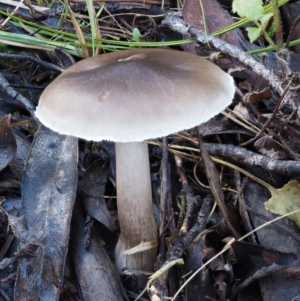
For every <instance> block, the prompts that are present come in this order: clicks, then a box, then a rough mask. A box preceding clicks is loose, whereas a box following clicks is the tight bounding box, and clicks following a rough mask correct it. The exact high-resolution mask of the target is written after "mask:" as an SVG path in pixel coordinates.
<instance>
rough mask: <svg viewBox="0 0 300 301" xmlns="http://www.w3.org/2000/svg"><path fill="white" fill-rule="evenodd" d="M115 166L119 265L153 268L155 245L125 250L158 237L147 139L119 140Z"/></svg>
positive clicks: (117, 254) (147, 269)
mask: <svg viewBox="0 0 300 301" xmlns="http://www.w3.org/2000/svg"><path fill="white" fill-rule="evenodd" d="M116 166H117V202H118V217H119V223H120V231H121V233H120V238H119V241H118V244H117V246H116V249H115V257H116V265H117V268H118V270H119V271H122V270H123V269H130V270H144V271H153V269H154V262H155V259H156V252H157V249H156V248H154V249H151V250H148V251H144V252H141V253H136V254H133V255H124V254H123V252H124V251H126V250H127V249H130V248H133V247H135V246H137V245H139V244H140V243H141V242H147V241H153V240H157V230H156V225H155V221H154V216H153V211H152V193H151V178H150V167H149V155H148V145H147V142H146V141H143V142H132V143H116Z"/></svg>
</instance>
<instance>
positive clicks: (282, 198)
mask: <svg viewBox="0 0 300 301" xmlns="http://www.w3.org/2000/svg"><path fill="white" fill-rule="evenodd" d="M269 190H270V189H269ZM270 192H271V195H272V197H271V198H270V199H269V200H268V201H267V202H266V203H265V204H264V205H265V208H266V209H267V210H269V211H271V212H272V213H276V214H280V215H284V214H287V213H290V212H292V211H295V210H297V209H300V198H299V195H300V183H299V182H298V181H297V180H292V181H290V182H288V183H287V184H285V185H284V186H283V187H282V188H281V189H275V188H274V189H272V190H270ZM288 217H289V218H290V219H292V220H293V221H295V223H296V224H297V225H298V227H300V212H299V213H294V214H292V215H289V216H288Z"/></svg>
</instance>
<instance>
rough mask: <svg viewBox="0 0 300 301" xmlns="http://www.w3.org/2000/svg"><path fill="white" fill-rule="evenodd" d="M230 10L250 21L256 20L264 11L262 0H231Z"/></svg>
mask: <svg viewBox="0 0 300 301" xmlns="http://www.w3.org/2000/svg"><path fill="white" fill-rule="evenodd" d="M232 11H233V12H234V13H237V14H238V15H239V16H240V17H246V18H248V19H249V20H250V21H255V20H258V19H259V18H260V17H261V16H262V15H263V12H264V8H263V2H262V0H233V2H232Z"/></svg>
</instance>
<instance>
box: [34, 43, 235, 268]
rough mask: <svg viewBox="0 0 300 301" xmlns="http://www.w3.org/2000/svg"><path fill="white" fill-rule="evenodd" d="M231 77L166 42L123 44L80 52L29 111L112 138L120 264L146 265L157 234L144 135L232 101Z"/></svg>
mask: <svg viewBox="0 0 300 301" xmlns="http://www.w3.org/2000/svg"><path fill="white" fill-rule="evenodd" d="M234 92H235V88H234V84H233V79H232V77H231V76H229V75H228V74H226V73H225V72H223V71H222V70H221V69H220V68H218V67H217V66H215V65H214V64H212V63H210V62H209V61H207V60H204V59H201V58H199V57H198V56H196V55H192V54H189V53H185V52H179V51H174V50H166V49H135V50H125V51H119V52H114V53H109V54H103V55H99V56H96V57H92V58H88V59H84V60H82V61H80V62H78V63H76V64H75V65H73V66H72V67H70V68H69V69H67V70H66V71H64V72H63V73H62V74H61V75H60V76H58V77H57V78H56V79H55V80H54V81H53V82H52V83H51V84H50V85H49V86H48V87H47V88H46V89H45V90H44V92H43V94H42V95H41V98H40V101H39V105H38V107H37V110H36V116H37V117H38V118H39V120H40V121H41V122H42V123H43V124H44V125H45V126H47V127H49V128H51V129H52V130H54V131H57V132H59V133H61V134H66V135H72V136H76V137H79V138H84V139H86V140H94V141H100V140H103V139H105V140H111V141H115V142H116V168H117V203H118V217H119V222H120V238H119V241H118V243H117V246H116V250H115V257H116V265H117V267H118V270H119V271H122V270H123V269H130V270H144V271H152V270H153V268H154V262H155V258H156V255H157V254H156V252H157V250H156V248H152V249H150V250H147V251H144V252H139V253H135V254H133V255H125V254H124V251H125V250H128V249H130V248H133V247H135V246H137V245H139V244H140V243H142V242H153V241H157V230H156V225H155V222H154V217H153V213H152V196H151V181H150V170H149V159H148V147H147V142H146V140H147V139H150V138H157V137H162V136H166V135H168V134H170V133H175V132H178V131H180V130H184V129H189V128H192V127H194V126H196V125H198V124H200V123H203V122H205V121H207V120H209V119H210V118H212V117H213V116H214V115H216V114H218V113H219V112H220V111H221V110H223V109H224V108H226V107H227V106H228V105H229V104H230V103H231V101H232V99H233V95H234Z"/></svg>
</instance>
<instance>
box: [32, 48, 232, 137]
mask: <svg viewBox="0 0 300 301" xmlns="http://www.w3.org/2000/svg"><path fill="white" fill-rule="evenodd" d="M234 92H235V88H234V83H233V79H232V77H231V76H229V75H228V74H227V73H225V72H223V71H222V70H221V69H220V68H219V67H217V66H215V65H214V64H212V63H210V62H209V61H207V60H205V59H201V58H200V57H198V56H196V55H193V54H189V53H185V52H180V51H174V50H166V49H134V50H125V51H118V52H113V53H108V54H102V55H99V56H95V57H91V58H88V59H84V60H82V61H80V62H78V63H76V64H74V65H73V66H71V67H70V68H68V69H67V70H65V71H64V72H63V73H62V74H61V75H59V76H58V77H57V78H56V79H55V80H54V81H53V82H52V83H51V84H50V85H48V87H47V88H46V89H45V90H44V92H43V93H42V95H41V97H40V100H39V105H38V107H37V109H36V116H37V117H38V118H39V120H40V121H41V122H42V123H43V124H44V125H45V126H47V127H49V128H51V129H52V130H54V131H56V132H59V133H61V134H66V135H72V136H76V137H79V138H84V139H86V140H94V141H100V140H103V139H105V140H111V141H115V142H133V141H142V140H146V139H150V138H157V137H162V136H166V135H168V134H171V133H175V132H178V131H180V130H184V129H189V128H192V127H194V126H196V125H199V124H201V123H203V122H205V121H207V120H209V119H210V118H212V117H213V116H214V115H216V114H218V113H219V112H220V111H222V110H223V109H225V108H226V107H227V106H228V105H229V104H230V103H231V101H232V99H233V96H234Z"/></svg>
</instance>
